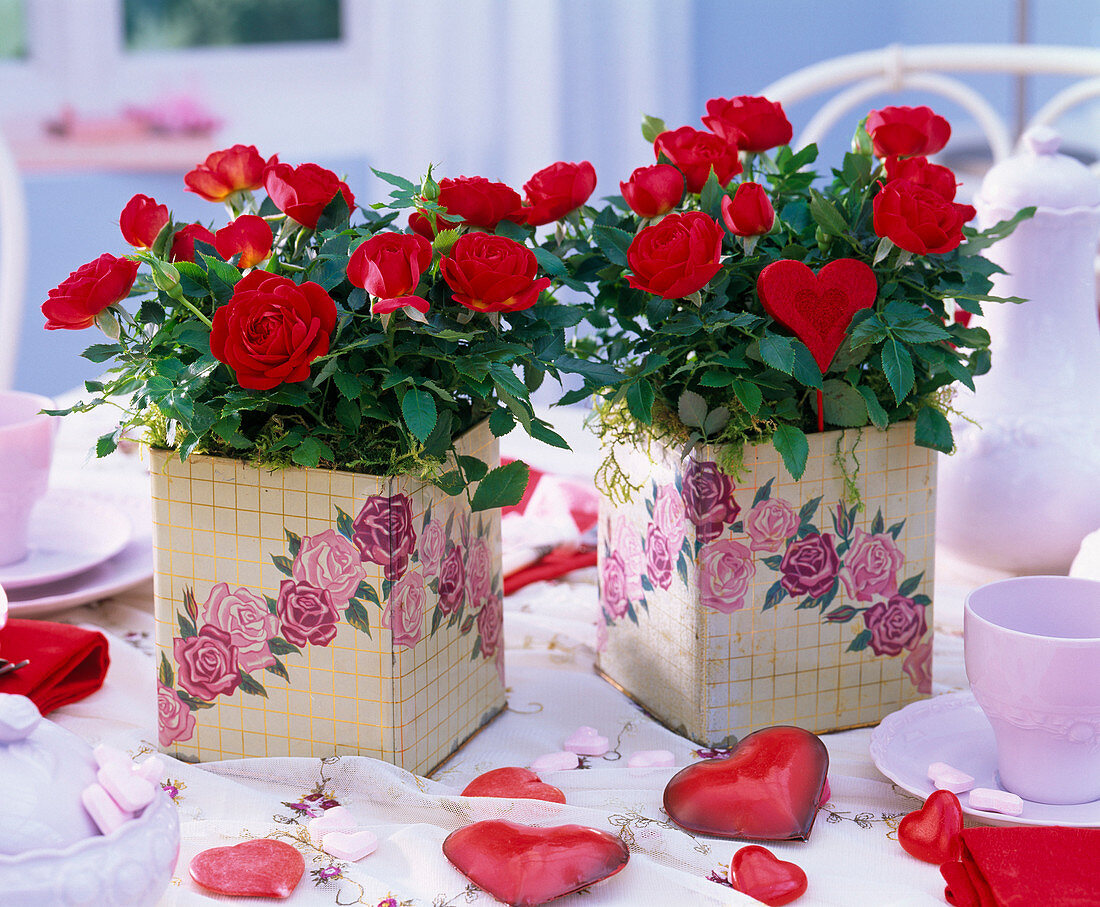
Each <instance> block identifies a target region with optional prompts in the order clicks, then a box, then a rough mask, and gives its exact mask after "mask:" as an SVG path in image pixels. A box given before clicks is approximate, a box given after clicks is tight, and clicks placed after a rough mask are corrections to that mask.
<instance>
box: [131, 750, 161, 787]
mask: <svg viewBox="0 0 1100 907" xmlns="http://www.w3.org/2000/svg"><path fill="white" fill-rule="evenodd" d="M133 772H134V774H136V775H138V776H139V777H141V778H144V779H145V780H146V781H148V782H149V783H150V784H156V783H157V782H159V781H160V780H161V779H162V778H163V777H164V772H165V766H164V760H163V759H161V758H160V756H150V757H149V758H148V759H146V760H145V761H144V762H136V763H134V766H133Z"/></svg>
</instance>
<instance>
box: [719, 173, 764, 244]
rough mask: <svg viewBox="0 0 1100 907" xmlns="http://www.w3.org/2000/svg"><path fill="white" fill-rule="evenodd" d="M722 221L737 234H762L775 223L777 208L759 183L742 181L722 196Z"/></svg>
mask: <svg viewBox="0 0 1100 907" xmlns="http://www.w3.org/2000/svg"><path fill="white" fill-rule="evenodd" d="M722 222H723V223H724V224H725V225H726V227H727V228H728V229H729V231H730V233H733V234H734V235H735V236H760V235H762V234H764V233H767V232H768V231H769V230H770V229H771V228H772V224H774V223H775V208H773V207H772V203H771V199H769V198H768V193H767V192H765V191H764V187H763V186H761V185H760V184H759V183H742V184H741V185H740V186H738V187H737V191H736V192H735V193H734V194H733V198H730V197H729V196H728V195H726V196H723V198H722Z"/></svg>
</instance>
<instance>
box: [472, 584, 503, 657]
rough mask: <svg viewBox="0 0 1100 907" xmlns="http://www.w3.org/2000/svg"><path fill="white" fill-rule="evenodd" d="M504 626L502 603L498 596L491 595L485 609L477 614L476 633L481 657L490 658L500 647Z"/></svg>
mask: <svg viewBox="0 0 1100 907" xmlns="http://www.w3.org/2000/svg"><path fill="white" fill-rule="evenodd" d="M503 626H504V602H503V601H502V600H501V597H500V596H499V595H492V596H490V597H489V600H488V601H487V602H485V607H483V608H482V609H481V610H480V611H478V612H477V631H478V633H480V634H481V655H482V657H483V658H491V657H492V656H493V655H494V654H495V653H496V651H497V647H498V646H499V645H500V634H501V630H502V629H503Z"/></svg>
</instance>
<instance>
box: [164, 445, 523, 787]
mask: <svg viewBox="0 0 1100 907" xmlns="http://www.w3.org/2000/svg"><path fill="white" fill-rule="evenodd" d="M458 447H459V450H460V453H463V454H469V455H472V456H477V457H479V458H480V459H482V460H483V461H485V462H486V463H488V464H489V466H490V468H492V467H493V466H495V465H496V464H497V463H498V462H499V455H498V450H497V443H496V439H495V438H494V437H493V436H492V434H491V432H490V431H489V429H488V425H487V424H486V423H482V424H481V425H479V426H476V427H475V428H474V429H472V430H471V431H470V432H468V433H467V434H466V435H465V436H464V437H463V438H462V439H460V441H459V444H458ZM151 471H152V476H153V482H152V488H153V544H154V549H155V563H156V573H155V578H154V592H155V600H156V642H157V649H158V659H157V664H158V680H159V683H158V687H157V689H158V712H159V726H160V744H161V748H162V749H163V750H164V751H165V752H168V753H170V754H172V755H174V756H176V757H178V758H181V759H186V760H189V761H205V760H212V759H226V758H235V757H242V756H328V755H333V754H359V755H364V756H373V757H375V758H378V759H384V760H386V761H387V762H392V763H394V764H396V765H399V766H401V767H402V768H405V769H408V770H409V771H412V772H417V773H421V774H423V773H426V772H428V771H430V770H432V769H433V768H435V767H436V766H438V765H439V764H440V763H441V762H442V761H443V760H445V759H446V758H447V757H448V756H449V755H450V754H451V753H452V752H454V751H455V749H457V748H458V747H459V746H460V745H461V744H462V743H463V742H464V741H465V740H466V739H467V738H468V737H469V736H470V735H471V734H473V733H474V732H475V731H477V730H478V729H479V728H480V727H481V726H482V725H484V724H485V723H486V722H488V721H489V720H490V719H491V718H492V717H493V716H494V715H495V714H496V713H497V712H499V711H500V710H501V708H503V706H504V704H505V697H504V640H503V636H502V632H501V631H502V626H501V624H502V595H503V593H502V585H501V573H500V514H499V511H492V512H485V513H479V514H471V513H470V511H469V509H468V503H467V499H466V497H465V496H457V497H450V496H448V495H446V494H445V493H444V492H442V491H440V490H439V489H438V488H436V487H434V486H432V485H425V484H424V483H422V482H420V481H418V480H416V479H413V478H410V477H407V476H399V477H379V476H370V475H361V474H355V473H348V472H339V471H333V470H324V469H299V468H291V469H280V470H274V471H268V470H262V469H256V468H254V467H252V466H249V465H247V464H245V463H243V462H241V461H239V460H233V459H225V458H221V457H207V456H193V457H191V458H190V459H189V460H188V461H186V462H183V463H181V462H180V460H179V458H178V456H177V455H176V454H175V453H174V452H171V451H152V469H151Z"/></svg>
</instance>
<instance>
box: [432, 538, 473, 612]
mask: <svg viewBox="0 0 1100 907" xmlns="http://www.w3.org/2000/svg"><path fill="white" fill-rule="evenodd" d="M438 591H439V604H438V605H437V606H436V607H438V608H439V610H440V611H442V612H443V613H444V614H453V613H454V612H455V611H457V610H458V606H459V605H461V604H462V602H463V600H464V599H465V597H466V558H465V556H464V555H463V552H462V546H461V545H455V546H454V547H453V548H452V549H451V550H450V551H448V552H447V556H446V557H445V558H443V566H442V567H440V568H439V590H438Z"/></svg>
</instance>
